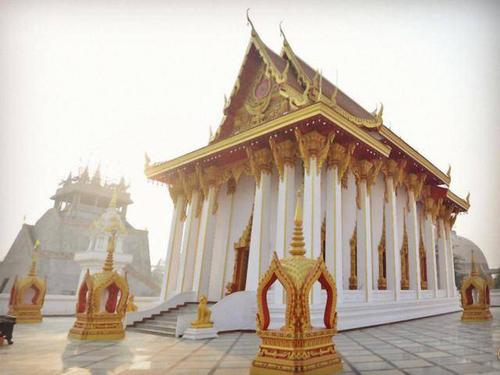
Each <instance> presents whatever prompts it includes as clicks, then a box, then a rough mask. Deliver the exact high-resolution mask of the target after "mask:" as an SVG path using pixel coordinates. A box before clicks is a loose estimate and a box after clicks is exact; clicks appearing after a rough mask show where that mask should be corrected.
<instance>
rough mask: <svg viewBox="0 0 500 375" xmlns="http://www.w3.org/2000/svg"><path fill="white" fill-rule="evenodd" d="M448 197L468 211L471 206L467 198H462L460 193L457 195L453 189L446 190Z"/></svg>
mask: <svg viewBox="0 0 500 375" xmlns="http://www.w3.org/2000/svg"><path fill="white" fill-rule="evenodd" d="M446 198H448V199H449V200H451V201H452V202H453V203H455V204H457V205H458V206H460V207H461V208H463V209H464V210H465V211H468V210H469V208H470V203H469V202H467V201H466V200H465V199H463V198H460V197H459V196H458V195H456V194H455V193H454V192H452V191H451V190H448V191H447V192H446Z"/></svg>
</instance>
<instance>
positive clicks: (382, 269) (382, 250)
mask: <svg viewBox="0 0 500 375" xmlns="http://www.w3.org/2000/svg"><path fill="white" fill-rule="evenodd" d="M386 262H387V251H386V240H385V204H384V208H383V210H382V235H381V236H380V242H379V243H378V280H377V285H378V289H379V290H386V289H387V263H386Z"/></svg>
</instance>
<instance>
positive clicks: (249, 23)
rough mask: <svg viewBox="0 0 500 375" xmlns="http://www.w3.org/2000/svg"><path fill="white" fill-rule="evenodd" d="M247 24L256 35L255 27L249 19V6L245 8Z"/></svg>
mask: <svg viewBox="0 0 500 375" xmlns="http://www.w3.org/2000/svg"><path fill="white" fill-rule="evenodd" d="M247 25H250V27H251V28H252V35H253V36H255V35H257V31H255V27H254V26H253V22H252V20H251V19H250V8H247Z"/></svg>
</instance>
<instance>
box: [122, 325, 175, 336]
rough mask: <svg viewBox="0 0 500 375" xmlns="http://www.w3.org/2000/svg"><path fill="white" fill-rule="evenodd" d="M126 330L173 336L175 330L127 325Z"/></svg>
mask: <svg viewBox="0 0 500 375" xmlns="http://www.w3.org/2000/svg"><path fill="white" fill-rule="evenodd" d="M127 331H132V332H137V333H146V334H149V335H157V336H169V337H175V331H174V332H167V331H159V330H152V329H143V328H139V327H129V328H127Z"/></svg>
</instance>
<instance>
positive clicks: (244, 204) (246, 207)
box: [222, 175, 255, 288]
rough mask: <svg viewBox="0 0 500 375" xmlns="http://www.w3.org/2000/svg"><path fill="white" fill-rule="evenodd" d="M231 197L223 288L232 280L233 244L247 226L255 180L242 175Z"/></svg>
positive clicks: (250, 213)
mask: <svg viewBox="0 0 500 375" xmlns="http://www.w3.org/2000/svg"><path fill="white" fill-rule="evenodd" d="M233 195H234V198H233V199H234V200H233V217H232V220H231V221H232V225H231V228H229V230H230V234H229V237H228V238H229V240H228V243H227V246H228V251H227V253H226V260H225V266H224V270H225V271H224V281H223V283H222V286H223V288H225V287H226V284H227V283H229V282H231V281H232V279H233V270H234V260H235V251H234V243H235V242H238V240H239V239H240V237H241V235H242V234H243V231H244V230H245V228H246V226H247V225H248V221H249V219H250V215H252V209H253V197H254V195H255V179H254V178H253V177H251V176H247V175H242V176H241V177H240V180H239V181H238V184H237V185H236V191H235V192H234V194H233Z"/></svg>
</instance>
